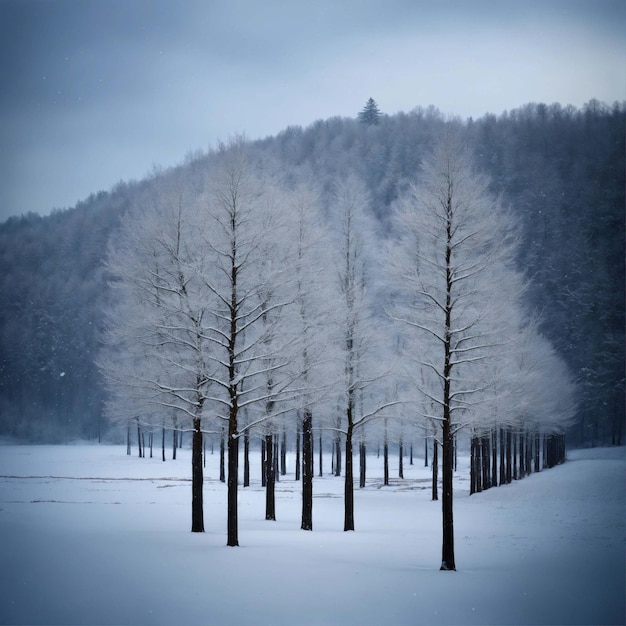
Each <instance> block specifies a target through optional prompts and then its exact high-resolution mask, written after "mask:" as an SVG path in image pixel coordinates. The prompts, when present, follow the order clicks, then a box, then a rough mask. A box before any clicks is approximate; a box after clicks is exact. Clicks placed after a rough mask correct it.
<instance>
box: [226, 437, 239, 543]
mask: <svg viewBox="0 0 626 626" xmlns="http://www.w3.org/2000/svg"><path fill="white" fill-rule="evenodd" d="M235 435H236V431H235V428H234V427H233V426H231V427H230V428H229V433H228V496H227V501H228V504H227V514H226V517H227V535H228V537H227V541H226V545H227V546H238V545H239V514H238V509H237V477H238V473H239V438H238V437H236V436H235Z"/></svg>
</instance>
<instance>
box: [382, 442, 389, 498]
mask: <svg viewBox="0 0 626 626" xmlns="http://www.w3.org/2000/svg"><path fill="white" fill-rule="evenodd" d="M383 484H384V485H385V486H386V485H388V484H389V443H388V442H387V435H385V443H384V444H383Z"/></svg>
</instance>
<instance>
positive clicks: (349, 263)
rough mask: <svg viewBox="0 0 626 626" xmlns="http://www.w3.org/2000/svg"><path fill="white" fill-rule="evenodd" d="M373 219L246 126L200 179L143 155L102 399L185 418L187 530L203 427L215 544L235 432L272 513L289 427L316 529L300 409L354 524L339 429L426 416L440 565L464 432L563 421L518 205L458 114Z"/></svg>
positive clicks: (555, 431)
mask: <svg viewBox="0 0 626 626" xmlns="http://www.w3.org/2000/svg"><path fill="white" fill-rule="evenodd" d="M289 174H291V175H289ZM376 231H377V223H376V218H375V216H374V213H373V210H372V206H371V198H370V195H369V192H368V190H367V187H366V186H365V184H364V183H363V181H362V180H360V179H359V178H358V177H357V176H354V175H352V176H348V177H346V178H336V179H335V180H334V181H333V184H332V185H331V186H329V188H328V189H327V190H326V193H324V191H322V190H320V189H319V187H318V185H317V184H316V183H315V179H311V178H307V177H306V176H299V177H296V176H294V172H290V173H285V172H284V170H283V168H282V167H281V164H280V163H279V162H273V161H271V160H269V159H267V160H265V161H263V162H260V161H259V160H258V159H256V158H255V153H254V151H252V150H250V146H249V144H247V143H246V142H245V141H244V140H243V139H242V138H236V139H233V140H231V141H230V142H229V143H228V144H224V145H222V146H221V147H220V150H219V153H218V154H217V158H216V159H215V160H214V161H213V162H212V163H211V164H210V165H209V166H208V167H207V169H206V170H205V171H204V176H203V178H201V179H200V180H199V181H198V180H196V181H193V180H192V179H190V178H189V175H188V172H187V171H185V170H181V171H179V172H175V173H168V174H163V173H156V174H155V176H154V180H153V184H152V185H150V186H149V187H148V188H147V189H146V191H145V193H144V194H142V195H140V196H139V197H138V201H137V203H136V204H135V205H134V206H133V207H131V209H130V210H129V211H128V213H127V214H126V215H125V217H124V220H123V228H122V229H121V231H120V233H119V236H118V237H117V238H115V239H114V240H111V242H110V246H109V250H108V254H107V258H106V263H105V274H106V276H107V278H108V280H109V283H110V286H111V290H112V298H111V302H110V303H109V305H108V306H107V307H106V310H105V314H106V316H105V331H104V335H103V344H104V347H103V349H102V351H101V353H100V356H99V358H98V359H97V363H98V366H99V368H100V370H101V372H102V374H103V377H104V379H105V381H106V384H107V389H108V401H107V404H106V411H107V415H108V417H109V420H110V421H111V422H115V421H118V422H120V423H122V424H124V425H127V424H128V423H129V422H130V421H133V420H134V421H136V422H137V423H139V422H141V423H142V424H143V425H150V424H151V425H153V426H160V427H161V429H162V430H163V432H164V431H165V428H166V426H167V427H169V428H173V429H174V430H176V429H177V428H178V427H180V428H183V429H185V430H189V431H191V432H192V523H191V529H192V532H203V531H204V507H203V490H202V484H203V463H202V454H203V448H204V444H203V438H204V436H205V434H206V433H207V432H214V433H223V438H222V439H221V441H225V448H226V452H227V471H226V476H225V478H226V482H227V492H228V496H227V545H228V546H237V545H239V535H238V504H237V503H238V497H237V493H238V488H239V457H240V454H239V445H240V440H241V439H242V438H246V437H249V435H250V433H252V432H254V433H255V434H259V433H260V436H261V438H262V441H263V444H264V447H263V450H264V457H265V464H266V465H265V472H264V478H265V483H266V484H265V487H266V518H267V519H268V520H272V519H275V505H274V500H275V497H274V488H275V478H276V477H275V469H274V468H275V463H274V458H273V455H274V451H275V441H276V438H278V437H279V436H280V433H281V432H284V430H285V424H286V423H288V424H296V427H295V429H296V430H297V431H298V432H300V433H302V437H303V442H302V528H303V529H304V530H312V528H313V519H312V508H313V501H312V481H313V423H314V420H315V422H316V423H317V427H318V429H321V430H326V431H328V432H332V433H334V435H335V451H336V452H337V457H336V464H337V471H338V472H339V463H340V456H339V450H341V448H342V447H343V450H344V455H343V459H344V463H345V465H344V469H343V474H344V477H345V483H344V484H345V487H344V513H345V516H344V530H345V531H351V530H354V529H355V521H354V471H353V446H354V443H355V441H356V442H359V444H363V443H364V442H365V441H366V437H365V432H366V430H367V428H368V427H370V426H371V425H372V424H373V423H374V422H377V423H380V422H381V421H382V422H383V423H384V425H385V430H387V428H388V426H389V424H390V423H392V424H394V426H393V427H395V428H402V427H404V429H405V430H406V432H407V434H410V433H412V432H413V431H415V429H422V430H426V429H428V430H429V431H430V433H431V434H432V438H433V440H434V442H435V444H434V445H435V450H436V449H437V447H436V446H437V445H439V446H440V447H441V450H442V459H443V461H442V478H443V481H442V498H441V500H442V528H443V541H442V561H441V569H442V570H455V569H456V564H455V556H454V525H453V480H452V479H453V459H454V451H455V445H456V443H457V441H458V439H459V433H461V432H463V431H470V432H472V433H473V434H480V433H482V432H484V431H485V430H491V429H503V428H505V427H506V428H508V429H510V430H512V431H514V432H516V433H520V434H521V433H524V434H526V433H530V434H531V435H532V436H533V437H538V436H540V435H562V434H563V433H564V432H565V430H566V428H567V426H568V425H569V423H570V420H571V419H572V418H573V416H574V413H575V399H574V385H573V383H572V381H571V379H570V376H569V374H568V372H567V368H566V367H565V366H564V364H563V363H562V359H560V358H559V357H558V356H557V355H556V353H555V352H554V351H553V350H552V349H551V345H550V343H549V342H548V341H547V340H546V339H545V338H544V336H543V335H542V334H541V332H540V330H539V325H538V322H537V320H536V316H535V315H533V314H532V313H531V312H530V311H528V307H527V306H526V304H525V303H524V300H523V296H524V294H525V291H526V284H525V283H526V281H525V278H524V276H523V274H522V273H521V272H520V271H519V270H518V269H517V267H516V258H517V255H516V253H517V246H518V245H519V244H518V237H517V236H516V222H515V220H514V218H513V217H512V215H511V214H510V213H509V212H508V211H506V210H505V208H504V207H503V206H502V204H501V203H500V202H499V200H498V199H497V198H495V197H494V196H493V195H492V194H491V192H490V190H489V183H488V179H487V178H486V177H485V176H484V175H482V174H480V173H478V172H477V171H476V169H475V166H474V164H473V157H472V154H471V151H470V149H469V148H468V147H467V145H466V142H465V139H464V133H463V128H462V126H461V125H459V124H456V123H448V124H446V125H444V126H443V128H442V132H441V134H440V135H439V136H438V137H437V138H436V140H435V142H434V143H433V145H432V146H431V152H430V154H427V155H426V156H425V158H424V159H423V161H422V164H421V166H420V168H419V171H418V172H416V173H415V176H414V179H413V180H412V181H410V184H409V185H408V187H407V189H406V191H405V192H404V193H403V195H402V196H401V197H399V198H398V200H397V202H395V203H394V205H393V207H392V215H391V216H390V221H389V230H388V232H387V235H386V238H385V240H384V245H383V246H380V245H379V244H380V243H381V238H380V237H379V236H378V235H377V234H376ZM396 423H397V424H396ZM398 424H399V426H398ZM292 428H293V427H292ZM520 441H521V439H520ZM360 451H361V455H360V460H361V462H363V461H364V460H365V455H364V451H363V449H362V448H360ZM246 458H247V456H246ZM400 458H402V455H400ZM516 458H517V457H516ZM437 466H438V463H436V462H434V463H433V468H435V467H437ZM433 483H434V484H436V480H434V481H433Z"/></svg>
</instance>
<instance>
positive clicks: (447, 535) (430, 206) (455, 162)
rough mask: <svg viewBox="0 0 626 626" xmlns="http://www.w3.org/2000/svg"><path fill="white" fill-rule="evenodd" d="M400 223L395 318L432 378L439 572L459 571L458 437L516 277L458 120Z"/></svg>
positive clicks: (500, 333) (495, 353)
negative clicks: (438, 466) (438, 454)
mask: <svg viewBox="0 0 626 626" xmlns="http://www.w3.org/2000/svg"><path fill="white" fill-rule="evenodd" d="M396 224H397V227H398V230H399V232H400V235H399V238H398V241H397V242H394V249H393V250H391V251H390V262H389V269H390V271H391V275H392V277H393V278H394V279H395V280H396V281H397V282H396V285H397V293H396V306H395V307H394V308H393V309H392V312H391V315H392V317H393V318H394V319H395V320H396V321H398V322H399V323H400V324H401V326H403V327H404V328H405V334H406V335H407V348H408V354H409V356H410V357H411V358H413V359H414V362H417V364H418V370H419V371H421V372H422V373H423V375H424V377H425V379H426V384H425V385H422V387H421V389H420V390H419V391H420V393H421V394H422V396H423V398H424V402H423V408H422V414H423V415H424V416H425V417H428V418H431V419H433V420H436V421H437V423H438V424H439V425H440V442H441V449H442V457H443V458H442V480H443V482H442V497H441V501H442V559H441V569H442V570H455V569H456V563H455V553H454V521H453V487H452V478H453V470H454V438H455V434H456V432H457V431H458V429H459V428H462V427H463V426H464V425H465V423H466V421H467V419H468V415H469V414H471V409H472V407H475V406H476V404H477V403H478V402H480V400H481V399H482V398H484V395H485V393H487V392H488V390H489V389H490V388H491V386H492V384H493V381H491V380H485V379H484V378H483V374H484V368H481V367H480V363H481V362H482V361H483V360H488V359H490V358H499V355H500V353H501V351H502V346H503V345H505V344H506V342H507V341H508V340H509V339H510V338H511V336H514V335H515V334H516V333H517V332H518V325H517V324H518V319H519V318H518V317H517V316H513V319H511V311H514V310H515V304H516V300H515V298H511V291H510V290H508V291H507V292H506V294H505V297H503V291H504V290H503V286H504V285H506V284H508V283H509V281H511V282H513V283H517V279H516V277H517V274H516V272H515V271H514V269H513V267H512V262H513V256H512V253H513V251H514V245H513V243H514V242H513V240H512V237H511V223H510V222H508V221H507V218H506V216H505V214H504V211H503V210H502V208H501V207H500V205H499V203H498V201H497V200H495V199H493V198H492V197H491V196H490V194H489V192H488V181H487V180H486V179H485V178H484V177H482V176H480V175H478V174H476V173H475V172H474V170H473V169H472V164H471V159H470V156H469V152H468V150H467V149H466V148H465V147H464V146H463V144H462V142H461V140H460V135H459V131H458V129H457V128H455V127H454V126H449V127H448V128H447V129H446V132H445V133H444V135H443V136H442V137H441V139H440V140H439V141H438V142H437V144H436V145H435V147H434V150H433V153H432V155H431V157H430V158H428V159H426V160H425V161H424V162H423V164H422V169H421V180H420V183H419V184H414V185H412V186H411V188H410V191H409V194H408V196H407V197H406V198H405V199H404V201H403V202H402V203H401V205H400V208H399V211H398V213H397V216H396ZM519 295H520V294H517V296H518V298H519ZM418 380H419V379H418ZM431 407H433V408H434V409H435V410H434V411H432V408H431Z"/></svg>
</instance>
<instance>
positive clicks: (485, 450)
mask: <svg viewBox="0 0 626 626" xmlns="http://www.w3.org/2000/svg"><path fill="white" fill-rule="evenodd" d="M490 458H491V454H490V450H489V437H482V442H481V460H482V475H483V478H482V483H483V489H489V487H491V475H490V473H489V460H490Z"/></svg>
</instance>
